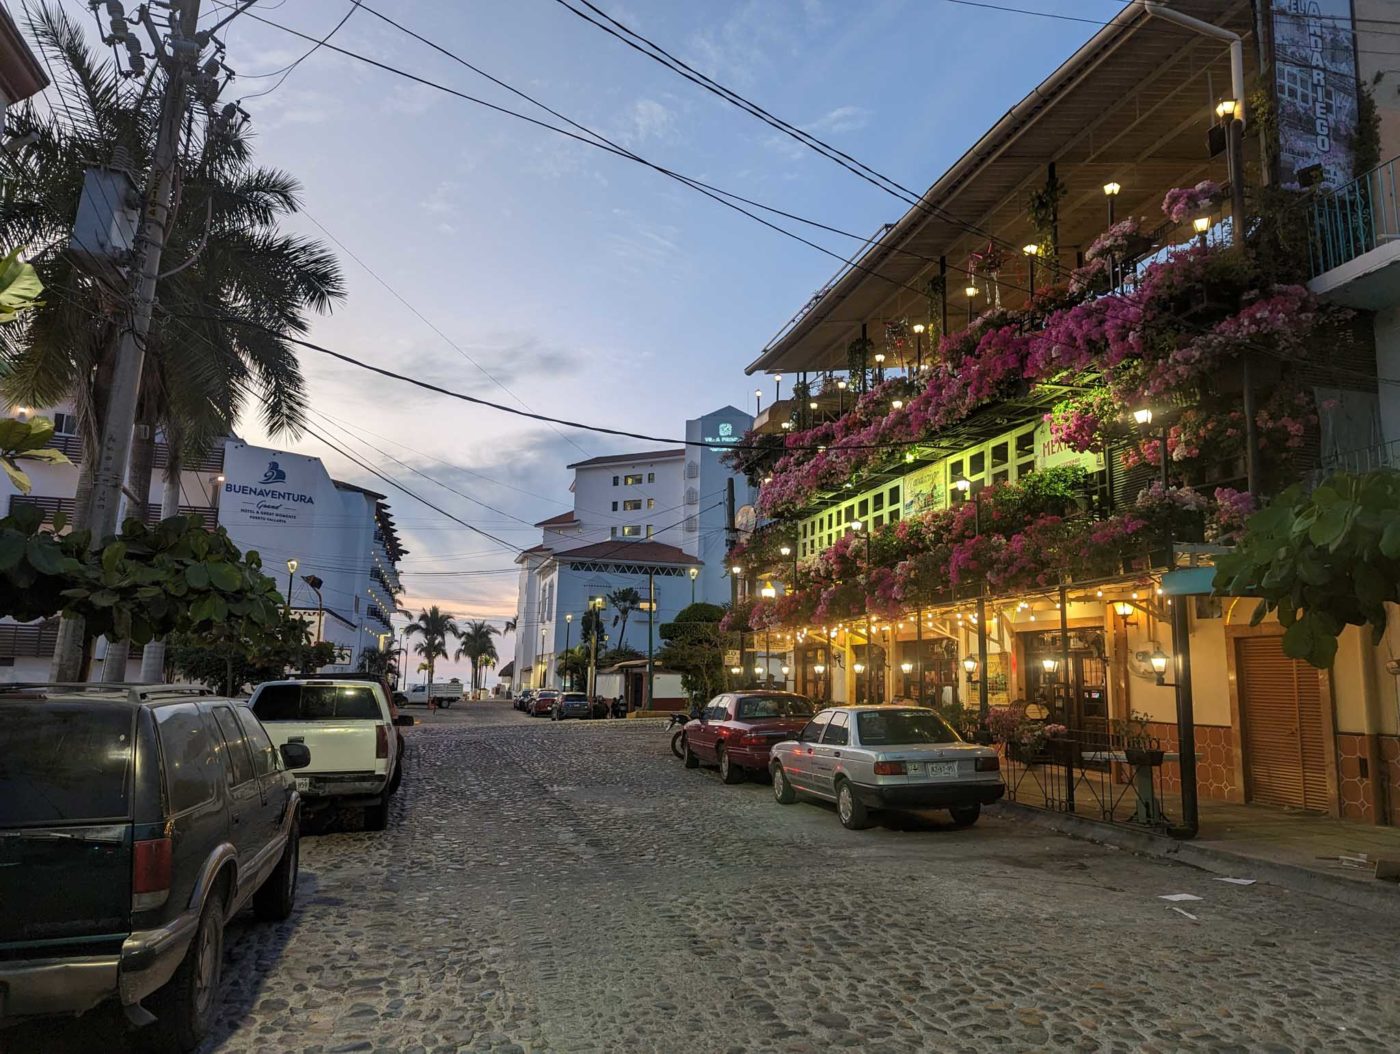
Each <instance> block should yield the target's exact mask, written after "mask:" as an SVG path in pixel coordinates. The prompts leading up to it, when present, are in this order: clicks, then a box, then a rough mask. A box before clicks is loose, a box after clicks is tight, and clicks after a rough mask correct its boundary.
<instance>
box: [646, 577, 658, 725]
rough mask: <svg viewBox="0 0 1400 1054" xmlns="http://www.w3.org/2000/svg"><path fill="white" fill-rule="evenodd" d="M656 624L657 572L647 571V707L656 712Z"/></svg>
mask: <svg viewBox="0 0 1400 1054" xmlns="http://www.w3.org/2000/svg"><path fill="white" fill-rule="evenodd" d="M655 624H656V572H655V571H654V570H648V571H647V706H646V708H647V709H648V710H654V709H656V707H655V706H654V705H653V700H652V695H653V689H654V688H655V687H656V664H655V662H653V660H652V655H653V651H652V649H653V644H654V638H653V636H652V627H653V626H655Z"/></svg>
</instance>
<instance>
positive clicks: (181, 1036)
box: [149, 883, 224, 1054]
mask: <svg viewBox="0 0 1400 1054" xmlns="http://www.w3.org/2000/svg"><path fill="white" fill-rule="evenodd" d="M223 967H224V888H223V884H222V883H220V884H219V885H217V886H215V887H214V891H213V892H212V893H211V894H210V895H209V897H208V899H207V900H206V901H205V902H204V910H203V911H202V912H201V913H200V916H199V924H198V925H197V926H196V927H195V931H194V936H193V937H192V938H190V946H189V948H188V949H187V950H186V952H185V957H184V958H183V959H181V960H180V965H179V966H177V967H176V968H175V974H174V976H173V977H171V978H170V980H169V981H167V982H166V983H165V984H164V986H162V987H161V988H159V989H158V990H157V991H156V992H155V994H154V995H152V996H151V1009H152V1010H153V1011H154V1013H155V1015H156V1023H155V1024H154V1025H151V1026H150V1028H151V1032H150V1034H149V1035H150V1038H151V1039H152V1040H153V1042H152V1044H151V1048H152V1049H155V1050H159V1051H172V1052H175V1051H178V1052H179V1054H185V1052H186V1051H191V1050H194V1049H195V1048H196V1047H198V1046H199V1045H200V1043H201V1042H203V1040H204V1037H205V1036H206V1035H207V1034H208V1032H209V1026H210V1025H211V1024H212V1023H213V1021H214V1011H215V1009H217V1007H218V1005H219V982H220V979H221V978H222V976H223Z"/></svg>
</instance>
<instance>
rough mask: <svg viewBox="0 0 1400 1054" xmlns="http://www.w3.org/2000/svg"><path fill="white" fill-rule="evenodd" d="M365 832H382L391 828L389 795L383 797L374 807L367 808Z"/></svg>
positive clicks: (367, 806)
mask: <svg viewBox="0 0 1400 1054" xmlns="http://www.w3.org/2000/svg"><path fill="white" fill-rule="evenodd" d="M364 816H365V830H366V831H382V830H384V829H385V828H387V827H388V826H389V795H388V794H385V795H383V796H382V797H381V798H380V799H379V801H377V802H376V803H375V804H373V805H366V806H365V812H364Z"/></svg>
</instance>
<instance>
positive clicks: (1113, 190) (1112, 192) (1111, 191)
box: [1103, 182, 1123, 227]
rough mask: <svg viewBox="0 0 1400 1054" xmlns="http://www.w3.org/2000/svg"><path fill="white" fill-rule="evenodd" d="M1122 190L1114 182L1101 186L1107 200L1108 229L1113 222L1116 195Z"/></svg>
mask: <svg viewBox="0 0 1400 1054" xmlns="http://www.w3.org/2000/svg"><path fill="white" fill-rule="evenodd" d="M1122 189H1123V188H1122V187H1121V186H1119V185H1118V184H1117V183H1114V182H1108V183H1105V184H1104V185H1103V194H1104V197H1106V198H1107V199H1108V225H1109V226H1110V227H1112V226H1113V224H1114V222H1115V219H1114V214H1113V213H1114V208H1113V206H1114V203H1115V202H1116V201H1117V200H1118V194H1119V192H1120V191H1121V190H1122Z"/></svg>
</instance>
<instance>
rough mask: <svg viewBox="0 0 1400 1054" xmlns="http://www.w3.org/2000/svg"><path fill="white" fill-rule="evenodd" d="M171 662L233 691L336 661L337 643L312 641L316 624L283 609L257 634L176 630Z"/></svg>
mask: <svg viewBox="0 0 1400 1054" xmlns="http://www.w3.org/2000/svg"><path fill="white" fill-rule="evenodd" d="M168 656H169V662H170V664H171V665H172V666H173V667H174V668H175V670H176V671H177V673H178V674H180V675H181V676H183V677H186V678H189V679H191V680H194V681H198V682H200V683H201V684H206V685H208V686H209V687H210V688H213V689H215V690H216V691H222V692H224V693H225V694H226V695H234V694H236V693H239V692H242V691H243V690H245V689H246V688H250V687H252V686H255V685H257V684H259V683H260V682H262V681H271V680H276V679H277V678H279V677H283V676H285V675H286V674H287V673H288V672H295V673H314V672H315V671H316V670H318V669H320V668H321V667H322V666H327V665H329V664H331V663H332V662H334V661H335V645H334V644H330V643H328V642H326V641H321V642H320V643H313V641H312V632H311V627H310V626H309V625H308V624H307V623H306V622H305V621H304V620H303V619H301V618H298V617H297V616H295V615H291V614H286V613H284V614H283V615H282V617H281V618H280V619H279V620H278V621H277V622H276V623H275V624H273V625H271V626H268V627H266V628H265V629H264V630H262V631H261V632H257V633H252V634H248V633H219V634H214V635H211V634H208V633H205V634H196V633H190V632H188V631H186V632H181V633H176V634H173V635H172V636H171V638H170V642H169V652H168Z"/></svg>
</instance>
